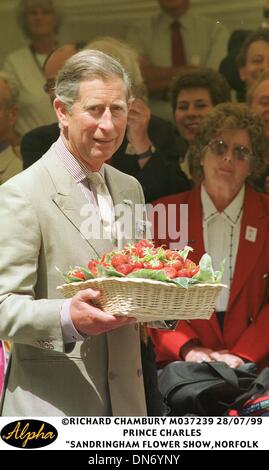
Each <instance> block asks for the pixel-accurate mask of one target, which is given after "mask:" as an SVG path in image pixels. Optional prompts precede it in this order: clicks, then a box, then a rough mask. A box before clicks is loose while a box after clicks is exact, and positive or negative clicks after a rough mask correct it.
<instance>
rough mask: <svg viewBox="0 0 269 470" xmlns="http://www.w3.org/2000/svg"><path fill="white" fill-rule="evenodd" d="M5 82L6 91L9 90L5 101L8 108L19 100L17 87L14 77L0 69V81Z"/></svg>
mask: <svg viewBox="0 0 269 470" xmlns="http://www.w3.org/2000/svg"><path fill="white" fill-rule="evenodd" d="M1 80H2V81H3V82H5V84H6V86H7V88H8V91H9V99H8V100H7V102H6V105H7V107H8V108H13V106H17V105H18V102H19V95H20V92H19V87H18V85H17V82H16V81H15V79H14V78H13V77H12V76H11V75H9V74H8V73H7V72H5V71H4V70H0V81H1Z"/></svg>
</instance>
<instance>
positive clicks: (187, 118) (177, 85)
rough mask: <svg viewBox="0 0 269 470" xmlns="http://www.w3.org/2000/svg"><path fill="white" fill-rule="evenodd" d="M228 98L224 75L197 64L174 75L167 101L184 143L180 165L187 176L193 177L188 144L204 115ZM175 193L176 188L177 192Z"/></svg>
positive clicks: (229, 95)
mask: <svg viewBox="0 0 269 470" xmlns="http://www.w3.org/2000/svg"><path fill="white" fill-rule="evenodd" d="M230 100H231V91H230V88H229V85H228V83H227V82H226V80H225V78H224V77H223V76H222V75H221V74H220V73H219V72H217V71H215V70H213V69H210V68H207V67H201V68H199V69H197V70H192V71H188V72H183V73H181V74H180V75H178V76H177V77H176V78H175V80H174V82H173V84H172V87H171V102H172V110H173V115H174V120H175V123H176V126H177V130H178V134H179V139H180V141H182V140H183V143H185V145H182V144H181V145H180V148H183V149H185V151H184V153H181V155H180V165H181V168H182V170H183V171H184V173H185V174H186V175H187V176H188V177H189V178H194V175H193V174H192V168H191V164H190V161H189V153H188V151H187V150H188V147H189V145H190V144H191V143H192V142H193V140H194V138H195V136H196V135H197V133H198V131H199V128H200V126H201V124H202V122H203V119H204V117H205V116H206V115H207V114H208V113H209V112H210V111H211V110H212V109H213V107H214V106H216V105H217V104H219V103H224V102H226V101H230ZM177 192H179V191H177Z"/></svg>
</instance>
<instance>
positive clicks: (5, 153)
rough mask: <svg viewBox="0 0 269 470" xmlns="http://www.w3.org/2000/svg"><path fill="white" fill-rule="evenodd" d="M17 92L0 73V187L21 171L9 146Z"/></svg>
mask: <svg viewBox="0 0 269 470" xmlns="http://www.w3.org/2000/svg"><path fill="white" fill-rule="evenodd" d="M18 102H19V90H18V86H17V84H16V82H15V81H14V80H13V78H12V77H11V76H9V75H8V74H7V73H6V72H5V71H3V70H1V71H0V185H1V184H3V183H4V182H5V181H7V180H8V179H9V178H11V177H12V176H14V175H16V174H17V173H19V172H20V171H21V170H22V161H21V159H20V158H19V156H18V154H17V151H16V149H14V148H13V147H12V146H11V145H10V143H9V142H10V135H12V132H13V128H14V126H15V124H16V121H17V119H18V115H19V105H18Z"/></svg>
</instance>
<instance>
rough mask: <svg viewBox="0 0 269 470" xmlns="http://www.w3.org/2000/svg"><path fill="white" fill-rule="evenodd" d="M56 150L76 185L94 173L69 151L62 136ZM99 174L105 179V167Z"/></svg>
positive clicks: (56, 143)
mask: <svg viewBox="0 0 269 470" xmlns="http://www.w3.org/2000/svg"><path fill="white" fill-rule="evenodd" d="M54 150H55V151H56V154H57V156H58V158H59V159H60V160H61V161H62V163H63V164H64V166H65V167H66V169H67V170H68V171H69V173H70V174H71V176H72V178H73V179H74V180H75V182H76V183H80V182H81V181H83V180H85V179H87V177H88V175H89V174H91V173H92V171H91V170H89V169H88V168H87V167H86V166H85V165H84V164H83V163H82V162H81V161H80V160H78V159H77V158H76V157H75V156H74V155H73V154H72V153H71V152H70V151H69V150H68V148H67V147H66V145H65V144H64V142H63V139H62V138H61V136H60V137H59V138H58V140H57V141H56V142H55V144H54ZM99 173H100V175H101V176H102V177H103V178H104V177H105V167H104V165H102V166H101V168H100V170H99Z"/></svg>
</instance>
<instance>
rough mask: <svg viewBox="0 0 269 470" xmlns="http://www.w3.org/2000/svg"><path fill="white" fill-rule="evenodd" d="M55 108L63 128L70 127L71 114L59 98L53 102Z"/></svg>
mask: <svg viewBox="0 0 269 470" xmlns="http://www.w3.org/2000/svg"><path fill="white" fill-rule="evenodd" d="M53 107H54V110H55V113H56V115H57V118H58V121H59V123H60V124H61V126H62V127H63V128H66V127H68V121H69V120H68V117H69V112H68V111H67V109H66V105H65V104H64V103H63V102H62V101H61V100H60V99H59V98H55V100H54V101H53Z"/></svg>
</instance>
